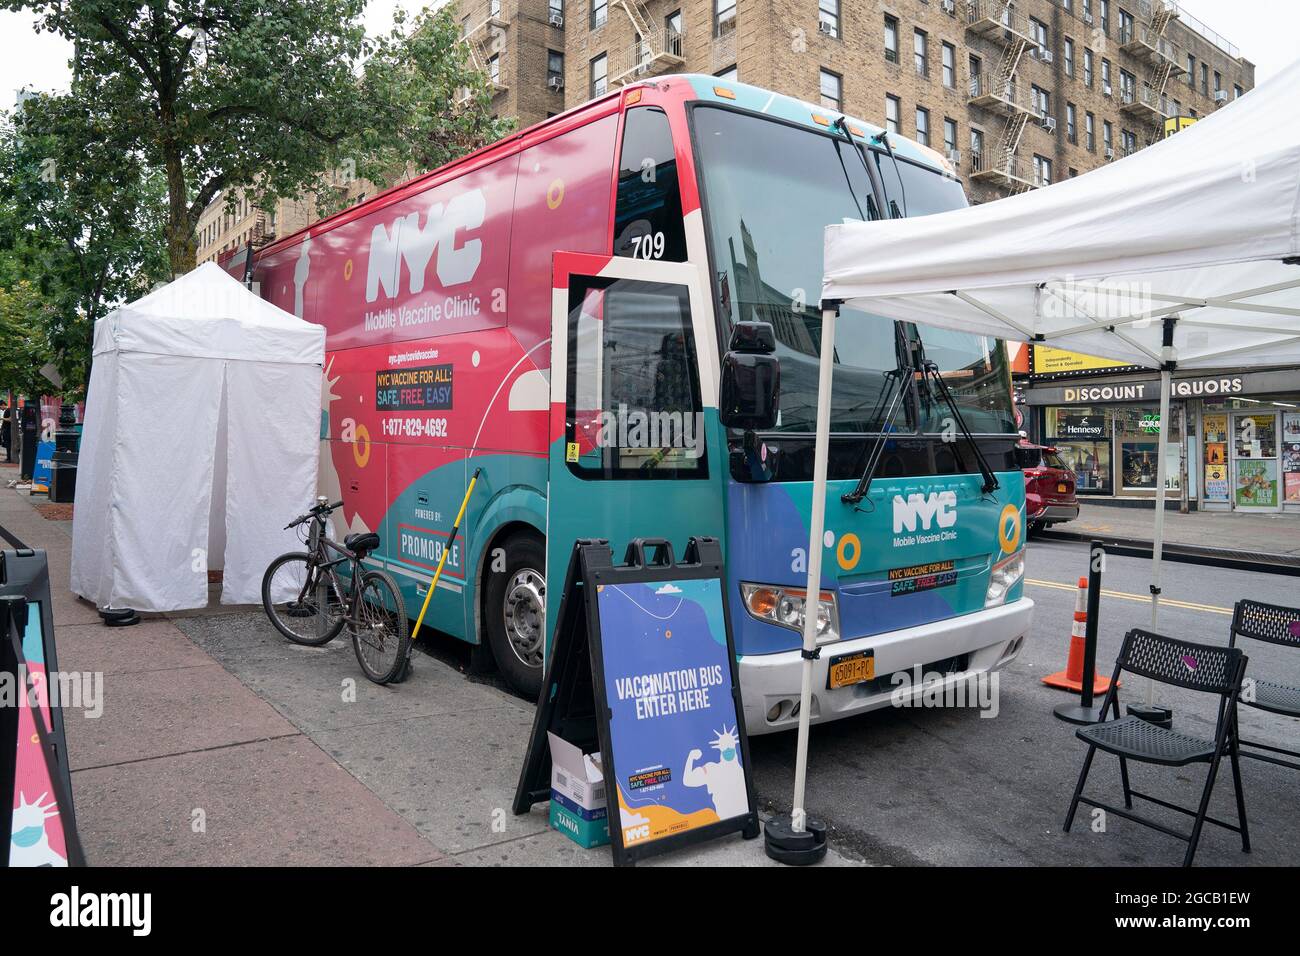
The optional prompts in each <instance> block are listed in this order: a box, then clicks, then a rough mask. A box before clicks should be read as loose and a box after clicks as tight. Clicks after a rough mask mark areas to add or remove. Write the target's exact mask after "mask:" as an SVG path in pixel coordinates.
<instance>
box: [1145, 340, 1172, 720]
mask: <svg viewBox="0 0 1300 956" xmlns="http://www.w3.org/2000/svg"><path fill="white" fill-rule="evenodd" d="M1169 379H1170V374H1169V367H1168V366H1166V367H1165V368H1162V369H1161V370H1160V448H1159V450H1158V451H1157V453H1156V530H1155V536H1154V539H1153V540H1152V542H1151V630H1153V631H1156V632H1157V633H1158V632H1159V630H1160V628H1159V626H1158V625H1159V622H1160V562H1161V556H1162V554H1163V553H1164V547H1165V476H1166V475H1167V474H1168V473H1169V451H1168V449H1169V391H1170V387H1169ZM1154 702H1155V683H1154V682H1153V681H1152V680H1151V679H1150V678H1147V704H1148V705H1150V704H1153V703H1154Z"/></svg>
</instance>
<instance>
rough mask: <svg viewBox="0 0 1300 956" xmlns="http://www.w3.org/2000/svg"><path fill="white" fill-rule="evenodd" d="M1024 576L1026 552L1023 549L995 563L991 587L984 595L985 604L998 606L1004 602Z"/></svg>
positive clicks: (990, 579)
mask: <svg viewBox="0 0 1300 956" xmlns="http://www.w3.org/2000/svg"><path fill="white" fill-rule="evenodd" d="M1024 576H1025V552H1024V550H1023V549H1022V550H1020V551H1017V552H1016V553H1015V554H1013V555H1012V556H1011V557H1009V558H1004V559H1003V560H1001V561H999V562H998V563H997V564H995V565H993V573H992V574H990V575H989V589H988V592H987V593H986V594H985V595H984V606H985V607H997V606H998V605H999V604H1001V603H1002V602H1004V601H1005V600H1006V599H1007V592H1009V591H1010V590H1011V588H1012V587H1014V586H1015V583H1016V582H1017V581H1019V580H1020V579H1021V578H1022V577H1024Z"/></svg>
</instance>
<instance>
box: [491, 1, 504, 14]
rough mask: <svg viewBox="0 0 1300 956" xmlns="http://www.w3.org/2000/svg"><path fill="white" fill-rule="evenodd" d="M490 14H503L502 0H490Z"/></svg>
mask: <svg viewBox="0 0 1300 956" xmlns="http://www.w3.org/2000/svg"><path fill="white" fill-rule="evenodd" d="M488 16H489V17H499V16H501V0H488Z"/></svg>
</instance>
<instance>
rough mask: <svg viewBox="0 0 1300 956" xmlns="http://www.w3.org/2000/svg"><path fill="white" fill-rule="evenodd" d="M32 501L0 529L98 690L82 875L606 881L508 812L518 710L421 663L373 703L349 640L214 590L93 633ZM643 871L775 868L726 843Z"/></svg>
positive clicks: (53, 524)
mask: <svg viewBox="0 0 1300 956" xmlns="http://www.w3.org/2000/svg"><path fill="white" fill-rule="evenodd" d="M3 476H4V471H3V470H0V477H3ZM43 500H44V499H43V498H35V499H32V498H29V496H27V495H26V494H25V493H18V492H15V491H12V490H7V489H4V488H3V487H0V526H3V527H4V528H6V529H7V530H8V531H9V532H10V533H12V534H14V535H15V536H17V537H18V538H20V539H21V540H22V541H23V542H24V543H26V544H27V545H28V546H30V547H35V548H44V549H46V551H47V553H48V554H49V562H50V577H51V586H52V590H53V595H54V597H53V604H54V622H55V625H56V632H57V634H56V637H57V648H58V654H59V665H60V668H61V669H62V670H65V671H69V670H76V671H83V672H87V671H88V672H101V673H102V674H103V675H104V677H103V682H104V705H103V713H102V716H100V717H98V718H96V719H87V718H85V716H84V715H80V714H78V713H75V712H70V713H68V714H67V715H66V720H65V723H66V730H67V738H68V750H69V755H70V760H71V766H72V789H73V800H74V803H75V806H76V812H77V821H78V824H79V826H80V830H81V835H82V841H83V843H84V844H85V847H86V855H87V857H88V859H89V861H90V863H91V864H92V865H108V866H114V865H116V866H133V865H161V866H169V865H180V866H192V865H199V866H202V865H290V866H303V865H321V864H324V865H352V864H360V865H398V866H414V865H457V864H471V865H473V864H480V865H484V864H485V865H496V866H502V865H566V866H574V865H578V866H609V865H610V854H609V849H608V848H607V847H600V848H597V849H594V850H582V849H580V848H579V847H577V845H576V844H574V843H572V842H571V841H569V840H568V839H567V838H566V837H564V836H562V835H561V834H559V833H556V832H554V831H551V830H550V829H548V827H547V822H546V806H545V804H542V805H541V806H539V807H536V808H534V809H533V812H532V813H530V814H529V815H527V816H525V817H515V816H513V815H512V814H511V813H510V810H509V807H510V803H511V799H512V797H513V794H514V788H515V783H516V781H517V779H518V774H519V768H520V765H521V762H522V760H523V749H524V742H525V740H526V737H527V734H528V731H529V729H530V727H531V721H532V710H533V708H532V707H531V706H530V705H529V704H528V703H526V702H525V701H522V700H520V699H518V698H517V697H514V696H513V695H511V694H508V693H506V692H504V691H502V690H500V689H498V688H497V687H494V686H489V685H487V684H484V683H478V682H475V681H473V680H471V679H469V678H467V677H466V676H465V675H463V674H461V673H459V672H458V671H457V670H456V669H455V668H454V667H452V666H450V665H448V664H446V663H443V662H441V661H439V660H436V659H434V658H431V657H429V656H427V655H424V654H417V655H416V658H415V672H414V674H413V675H412V677H411V678H410V679H409V680H408V681H406V682H404V683H403V684H401V685H399V686H394V687H379V686H377V685H374V684H371V683H370V682H368V681H367V680H365V679H364V677H362V675H361V673H360V670H359V669H358V667H357V663H356V659H355V657H354V655H353V652H352V647H351V644H350V643H349V642H348V641H346V640H345V639H343V638H339V639H338V640H335V641H334V642H332V643H331V644H329V645H327V646H325V647H323V648H307V647H299V646H297V645H294V644H291V643H289V642H287V641H285V640H284V639H283V638H281V637H280V636H279V635H278V634H277V633H276V632H275V631H274V630H273V629H272V628H271V626H270V624H269V623H268V622H267V621H266V618H265V615H264V614H263V613H262V611H261V609H260V608H253V607H247V606H245V607H238V608H229V607H225V608H223V607H220V606H217V605H216V595H215V593H214V596H213V598H212V603H211V604H210V606H209V608H207V609H205V610H201V611H189V612H184V613H181V614H174V615H145V616H144V617H145V618H146V619H145V621H144V622H143V623H142V624H139V625H137V626H135V627H131V628H126V629H121V630H119V629H110V628H106V627H104V626H103V625H102V624H101V623H100V620H99V617H98V614H97V613H96V611H95V609H94V608H93V607H91V606H90V605H88V604H86V603H85V602H83V601H81V600H80V599H78V598H76V597H74V596H73V595H71V594H70V593H69V591H68V589H67V588H68V580H69V564H70V561H71V535H72V522H71V521H61V520H59V521H52V520H47V519H46V518H44V517H42V516H41V515H40V514H38V512H37V510H36V508H35V505H36V504H37V503H40V502H43ZM0 546H3V547H6V548H7V547H9V545H8V544H7V543H5V544H0ZM214 592H215V589H214ZM353 690H354V691H355V693H354V695H353V694H350V693H349V691H353ZM353 696H354V698H355V699H352V698H353ZM827 862H828V863H831V864H844V863H847V862H848V861H847V860H845V859H844V858H843V857H841V856H839V855H838V854H836V853H835V852H834V851H832V852H831V854H829V856H828V860H827ZM651 863H659V864H661V865H699V864H702V863H703V864H710V865H723V866H757V865H772V866H776V865H777V864H774V863H772V861H770V860H768V859H767V857H766V856H765V855H764V854H763V849H762V843H761V841H745V840H742V839H741V838H740V837H739V836H734V837H730V838H726V839H722V840H717V841H714V842H712V843H709V844H704V845H702V846H700V847H698V848H695V849H692V850H688V851H684V852H680V853H673V854H669V855H667V856H665V857H662V858H660V859H658V860H655V861H651ZM647 865H649V864H647Z"/></svg>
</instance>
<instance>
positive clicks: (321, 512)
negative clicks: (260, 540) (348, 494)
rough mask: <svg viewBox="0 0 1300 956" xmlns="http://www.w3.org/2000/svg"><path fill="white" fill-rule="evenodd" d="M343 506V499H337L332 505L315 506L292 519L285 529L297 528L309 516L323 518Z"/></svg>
mask: <svg viewBox="0 0 1300 956" xmlns="http://www.w3.org/2000/svg"><path fill="white" fill-rule="evenodd" d="M342 507H343V502H342V501H336V502H334V503H333V504H330V505H317V506H316V507H315V508H312V509H311V511H308V512H307V513H306V514H305V515H298V517H296V518H294V519H293V520H292V521H290V522H289V523H288V524H287V525H285V526H284V530H285V531H288V530H289V529H290V528H296V527H298V525H300V524H302V523H303V522H304V521H306V520H307V519H309V518H323V517H325V516H326V515H328V514H332V513H333V512H335V511H337V510H338V509H339V508H342Z"/></svg>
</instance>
